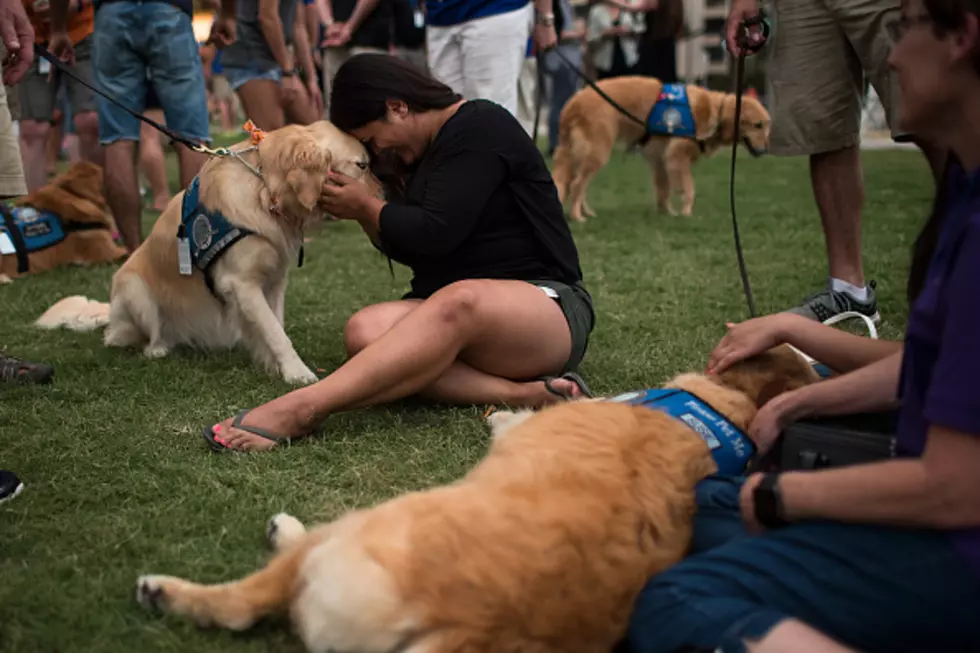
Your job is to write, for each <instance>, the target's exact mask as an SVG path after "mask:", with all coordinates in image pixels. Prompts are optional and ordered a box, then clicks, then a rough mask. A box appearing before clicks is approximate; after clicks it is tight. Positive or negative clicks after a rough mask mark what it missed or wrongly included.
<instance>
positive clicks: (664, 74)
mask: <svg viewBox="0 0 980 653" xmlns="http://www.w3.org/2000/svg"><path fill="white" fill-rule="evenodd" d="M636 74H639V75H645V76H646V77H656V78H657V79H659V80H660V81H661V82H663V83H664V84H673V83H675V82H677V81H678V80H677V39H674V38H666V39H650V38H641V39H640V60H639V61H638V62H637V64H636Z"/></svg>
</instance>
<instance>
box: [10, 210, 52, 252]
mask: <svg viewBox="0 0 980 653" xmlns="http://www.w3.org/2000/svg"><path fill="white" fill-rule="evenodd" d="M4 208H6V209H7V211H9V212H10V214H11V216H12V217H13V221H12V222H11V221H9V220H4V224H2V225H0V251H2V252H3V253H4V254H13V253H14V252H13V251H8V249H9V248H10V247H13V246H14V243H16V242H17V240H18V239H20V240H21V241H22V242H23V243H24V249H25V251H27V252H28V253H33V252H39V251H41V250H42V249H47V248H48V247H54V246H55V245H57V244H58V243H60V242H61V241H63V240H64V239H65V229H64V227H63V226H62V224H61V218H59V217H58V216H57V215H55V214H54V213H51V212H50V211H38V210H37V209H33V208H31V207H29V206H10V205H7V206H6V207H4Z"/></svg>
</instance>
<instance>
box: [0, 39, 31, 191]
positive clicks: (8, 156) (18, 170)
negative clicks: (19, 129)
mask: <svg viewBox="0 0 980 653" xmlns="http://www.w3.org/2000/svg"><path fill="white" fill-rule="evenodd" d="M6 56H7V52H6V50H4V48H3V46H2V45H0V61H2V60H3V59H5V58H6ZM26 194H27V186H26V185H25V183H24V167H23V165H22V164H21V162H20V147H19V146H18V145H17V139H16V138H15V137H14V123H13V121H12V120H11V119H10V109H9V108H8V107H7V87H5V86H4V85H3V84H0V198H2V197H17V196H19V195H26Z"/></svg>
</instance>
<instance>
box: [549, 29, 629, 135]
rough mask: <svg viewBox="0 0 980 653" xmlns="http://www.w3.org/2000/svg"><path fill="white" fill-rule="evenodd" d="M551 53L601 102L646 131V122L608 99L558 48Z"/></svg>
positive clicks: (607, 95) (606, 94)
mask: <svg viewBox="0 0 980 653" xmlns="http://www.w3.org/2000/svg"><path fill="white" fill-rule="evenodd" d="M551 52H554V53H555V54H556V55H557V56H558V58H559V59H561V60H562V63H564V64H565V65H566V66H568V67H569V68H571V69H572V70H573V71H574V72H575V74H576V75H578V76H579V77H581V78H582V81H583V82H585V83H586V84H587V85H588V86H589V88H591V89H592V90H593V91H595V92H596V93H598V94H599V97H601V98H602V99H603V100H605V101H606V102H608V103H609V105H610V106H611V107H612V108H613V109H616V111H619V112H620V113H621V114H623V115H624V116H626V117H627V118H629V119H630V120H632V121H633V122H635V123H636V124H638V125H639V126H640V127H643V131H644V132H646V130H647V121H646V120H643V119H641V118H637V117H636V116H634V115H633V114H632V113H630V112H629V111H627V110H626V109H624V108H623V107H622V106H621V105H620V104H619V103H617V102H616V100H614V99H612V98H611V97H609V94H608V93H606V92H605V91H603V90H602V89H601V88H599V86H598V85H597V84H596V83H595V81H593V80H592V79H591V78H589V76H588V75H586V74H585V73H584V72H582V71H581V70H579V68H578V66H576V65H575V64H574V63H572V62H571V61H570V60H569V59H568V57H566V56H565V53H563V52H562V51H561V50H559V49H558V48H552V49H551Z"/></svg>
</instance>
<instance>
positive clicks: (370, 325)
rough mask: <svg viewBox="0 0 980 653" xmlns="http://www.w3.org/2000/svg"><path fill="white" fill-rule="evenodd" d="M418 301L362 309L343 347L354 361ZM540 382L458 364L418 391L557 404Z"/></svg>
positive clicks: (560, 383) (564, 384) (568, 385)
mask: <svg viewBox="0 0 980 653" xmlns="http://www.w3.org/2000/svg"><path fill="white" fill-rule="evenodd" d="M421 303H422V302H421V300H418V299H403V300H399V301H394V302H384V303H382V304H375V305H373V306H368V307H367V308H364V309H361V310H360V311H358V312H357V313H355V314H354V315H353V317H351V319H350V320H348V321H347V326H346V327H345V328H344V345H345V347H346V348H347V355H348V356H349V357H351V358H353V357H354V356H356V355H357V354H358V353H359V352H360V351H361V350H363V349H365V348H367V347H368V346H369V345H371V344H372V343H373V342H375V341H377V340H378V339H380V338H381V337H382V336H383V335H384V334H386V333H387V332H388V331H390V330H391V328H392V327H393V326H395V324H397V323H398V322H400V321H401V320H402V319H403V318H404V317H405V316H406V315H408V314H409V313H410V312H411V311H413V310H414V309H416V308H418V307H419V306H420V305H421ZM543 386H544V383H543V382H541V381H532V382H521V381H513V380H510V379H505V378H503V377H500V376H494V375H492V374H487V373H486V372H481V371H480V370H478V369H476V368H474V367H472V366H470V365H467V364H466V363H463V362H462V361H459V360H457V361H455V362H454V363H453V364H452V365H450V366H449V369H447V370H446V371H445V372H444V373H443V375H442V376H440V377H439V378H438V379H436V380H435V381H434V382H433V383H432V384H431V385H429V386H428V387H426V388H423V389H422V390H421V391H419V393H418V394H419V395H421V396H423V397H426V398H428V399H434V400H436V401H442V402H445V403H449V404H491V403H492V404H503V405H506V406H535V405H543V404H547V403H554V402H555V401H558V400H560V399H561V397H559V396H557V395H555V394H552V393H544V394H542V393H541V389H542V387H543ZM552 386H553V387H555V389H557V390H559V391H561V392H562V393H564V394H566V395H567V396H574V395H575V394H576V392H577V390H578V386H577V385H576V384H575V383H574V382H572V381H570V380H566V379H555V380H553V381H552Z"/></svg>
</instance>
